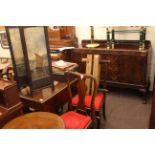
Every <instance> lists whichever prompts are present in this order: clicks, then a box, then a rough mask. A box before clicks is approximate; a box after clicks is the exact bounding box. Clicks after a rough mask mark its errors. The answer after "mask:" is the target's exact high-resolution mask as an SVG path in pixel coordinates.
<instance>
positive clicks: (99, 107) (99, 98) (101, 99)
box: [71, 74, 107, 128]
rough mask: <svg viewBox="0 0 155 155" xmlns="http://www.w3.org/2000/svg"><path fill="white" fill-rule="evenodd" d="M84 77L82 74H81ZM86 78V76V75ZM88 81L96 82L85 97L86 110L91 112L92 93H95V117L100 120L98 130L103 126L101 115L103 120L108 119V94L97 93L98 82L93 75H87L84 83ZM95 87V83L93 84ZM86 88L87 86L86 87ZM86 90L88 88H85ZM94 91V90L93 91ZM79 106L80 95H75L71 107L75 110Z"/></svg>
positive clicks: (103, 92)
mask: <svg viewBox="0 0 155 155" xmlns="http://www.w3.org/2000/svg"><path fill="white" fill-rule="evenodd" d="M81 75H82V74H81ZM85 76H86V75H85ZM86 79H90V81H92V80H93V81H95V83H94V86H92V88H91V90H90V91H87V92H89V94H85V97H84V104H85V108H86V109H87V110H88V111H89V110H90V109H91V101H92V93H91V92H92V91H93V92H95V98H94V101H93V102H94V103H93V104H94V110H95V116H96V118H97V119H98V128H99V127H100V124H101V113H102V112H103V118H104V119H106V116H105V97H106V92H107V90H103V91H102V92H97V82H96V80H95V78H94V77H93V76H91V75H89V76H88V75H87V78H84V79H83V80H84V82H86ZM91 83H92V85H93V82H91ZM85 87H86V85H85ZM85 89H86V88H85ZM92 89H94V90H92ZM78 104H79V94H77V95H75V96H74V97H73V98H72V100H71V105H72V107H73V108H76V107H77V105H78Z"/></svg>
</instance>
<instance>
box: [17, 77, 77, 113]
mask: <svg viewBox="0 0 155 155" xmlns="http://www.w3.org/2000/svg"><path fill="white" fill-rule="evenodd" d="M74 82H76V79H74V80H72V81H71V83H72V84H74ZM20 98H21V100H22V103H23V104H24V106H25V107H27V108H33V109H34V110H35V111H46V112H53V113H57V112H58V109H59V108H60V107H61V106H62V105H64V104H65V103H66V102H67V101H68V99H69V95H68V91H67V84H66V83H65V82H59V83H58V84H57V85H56V86H55V89H54V90H53V89H52V88H51V87H48V88H43V89H41V90H38V91H35V92H33V93H32V95H31V96H30V95H29V96H28V95H27V96H25V95H20Z"/></svg>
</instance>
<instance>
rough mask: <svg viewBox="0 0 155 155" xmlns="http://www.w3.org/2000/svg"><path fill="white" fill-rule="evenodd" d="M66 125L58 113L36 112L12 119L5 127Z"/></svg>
mask: <svg viewBox="0 0 155 155" xmlns="http://www.w3.org/2000/svg"><path fill="white" fill-rule="evenodd" d="M64 127H65V125H64V122H63V120H62V119H61V117H59V116H58V115H56V114H52V113H48V112H34V113H29V114H25V115H22V116H20V117H17V118H15V119H13V120H11V121H10V122H8V123H7V124H6V125H5V126H4V127H3V129H63V128H64Z"/></svg>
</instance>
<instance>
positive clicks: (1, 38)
mask: <svg viewBox="0 0 155 155" xmlns="http://www.w3.org/2000/svg"><path fill="white" fill-rule="evenodd" d="M0 43H1V47H2V48H3V49H9V43H8V39H7V34H6V32H5V31H0Z"/></svg>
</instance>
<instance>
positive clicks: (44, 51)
mask: <svg viewBox="0 0 155 155" xmlns="http://www.w3.org/2000/svg"><path fill="white" fill-rule="evenodd" d="M20 32H21V36H22V38H23V40H22V42H23V48H24V56H25V62H26V67H27V73H28V80H29V82H30V88H31V90H32V91H34V90H38V89H41V88H44V87H48V86H52V88H54V85H53V77H52V66H51V58H50V49H49V45H48V30H47V27H45V26H26V27H20Z"/></svg>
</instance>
